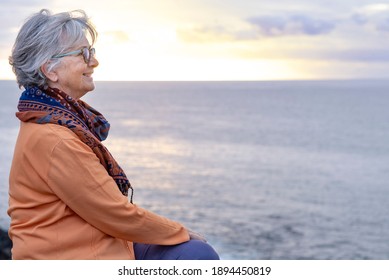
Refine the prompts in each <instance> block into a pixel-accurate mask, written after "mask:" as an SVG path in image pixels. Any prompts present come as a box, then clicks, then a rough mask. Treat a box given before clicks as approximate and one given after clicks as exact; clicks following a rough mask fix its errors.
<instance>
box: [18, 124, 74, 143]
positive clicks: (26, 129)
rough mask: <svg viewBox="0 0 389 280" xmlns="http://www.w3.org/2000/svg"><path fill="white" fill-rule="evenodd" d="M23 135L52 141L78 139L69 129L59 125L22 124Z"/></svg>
mask: <svg viewBox="0 0 389 280" xmlns="http://www.w3.org/2000/svg"><path fill="white" fill-rule="evenodd" d="M20 130H21V131H20V132H21V133H25V134H28V135H29V137H31V138H41V139H46V140H49V139H52V140H54V141H55V140H66V139H78V137H77V135H76V134H75V133H73V132H72V131H71V130H70V129H69V128H67V127H64V126H61V125H57V124H51V123H47V124H37V123H29V122H22V124H21V129H20Z"/></svg>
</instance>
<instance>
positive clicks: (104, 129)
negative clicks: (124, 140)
mask: <svg viewBox="0 0 389 280" xmlns="http://www.w3.org/2000/svg"><path fill="white" fill-rule="evenodd" d="M18 110H19V112H17V113H16V116H17V117H18V118H19V119H20V120H21V121H23V122H33V123H38V124H45V123H53V124H57V125H62V126H65V127H67V128H69V129H70V130H71V131H73V132H74V133H75V134H76V135H77V136H78V137H79V138H80V140H81V141H82V142H84V143H85V144H86V145H88V146H89V147H90V148H91V149H92V151H93V152H94V153H95V154H96V156H97V157H98V158H99V159H100V163H101V164H102V165H103V166H104V168H105V169H106V170H107V172H108V174H109V175H110V176H111V177H112V178H113V179H114V180H115V182H116V184H117V186H118V188H119V190H120V191H121V193H122V194H123V195H125V196H128V190H131V196H130V202H131V203H132V198H133V188H132V187H131V184H130V182H129V181H128V179H127V177H126V174H125V173H124V171H123V170H122V168H121V167H120V166H119V165H118V163H117V162H116V160H115V159H114V158H113V156H112V155H111V154H110V152H109V151H108V149H107V148H106V147H105V146H104V145H103V144H102V143H101V141H103V140H105V139H106V138H107V136H108V132H109V128H110V125H109V123H108V121H107V120H106V119H105V118H104V116H103V115H102V114H100V113H99V112H98V111H96V110H95V109H93V108H92V107H91V106H89V105H88V104H87V103H85V102H84V101H82V100H75V99H73V98H72V97H70V96H69V95H67V94H66V93H65V92H63V91H61V90H59V89H56V88H47V89H41V88H37V87H30V88H27V89H26V90H25V91H24V92H23V93H22V96H21V97H20V100H19V104H18Z"/></svg>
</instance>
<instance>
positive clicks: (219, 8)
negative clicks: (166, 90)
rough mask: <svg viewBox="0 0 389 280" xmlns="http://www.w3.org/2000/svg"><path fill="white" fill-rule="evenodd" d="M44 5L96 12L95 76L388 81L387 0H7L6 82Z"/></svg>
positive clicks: (2, 63) (2, 46)
mask: <svg viewBox="0 0 389 280" xmlns="http://www.w3.org/2000/svg"><path fill="white" fill-rule="evenodd" d="M42 8H47V9H50V10H52V11H53V12H55V13H56V12H62V11H69V10H74V9H84V10H85V11H86V12H87V14H88V15H89V16H90V17H91V19H92V22H93V23H94V24H95V26H96V27H97V30H98V32H99V38H98V42H97V43H96V52H97V58H98V59H99V61H100V66H99V67H98V69H96V71H95V79H96V80H274V79H276V80H280V79H360V78H384V79H385V78H389V1H374V0H342V1H339V0H277V1H271V0H268V1H266V0H159V1H154V0H153V1H152V0H127V1H123V0H109V1H97V0H82V1H80V0H66V1H64V0H2V1H1V7H0V24H1V25H0V26H1V28H0V79H13V73H12V71H11V68H10V66H9V64H8V56H9V54H10V52H11V49H12V45H13V42H14V39H15V37H16V34H17V32H18V29H19V28H20V26H21V25H22V23H23V21H24V20H25V18H27V17H28V16H29V15H31V14H32V13H35V12H38V11H39V10H40V9H42Z"/></svg>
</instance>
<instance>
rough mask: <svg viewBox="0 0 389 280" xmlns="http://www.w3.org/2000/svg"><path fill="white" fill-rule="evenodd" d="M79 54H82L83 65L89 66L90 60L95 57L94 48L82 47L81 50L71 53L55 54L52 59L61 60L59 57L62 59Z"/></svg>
mask: <svg viewBox="0 0 389 280" xmlns="http://www.w3.org/2000/svg"><path fill="white" fill-rule="evenodd" d="M80 54H82V56H83V58H84V61H85V63H86V64H89V62H90V60H91V59H92V57H95V54H96V50H95V48H88V47H83V48H82V49H81V50H77V51H72V52H68V53H61V54H57V55H54V56H53V57H52V58H61V57H64V56H69V55H80Z"/></svg>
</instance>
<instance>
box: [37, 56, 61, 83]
mask: <svg viewBox="0 0 389 280" xmlns="http://www.w3.org/2000/svg"><path fill="white" fill-rule="evenodd" d="M49 64H50V62H49V61H48V62H46V63H45V64H43V65H42V66H41V68H40V69H41V72H42V73H43V75H45V77H46V79H47V80H48V81H50V82H53V83H55V82H57V81H58V75H57V73H56V71H55V70H54V69H51V70H50V71H49V70H48V69H49Z"/></svg>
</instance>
